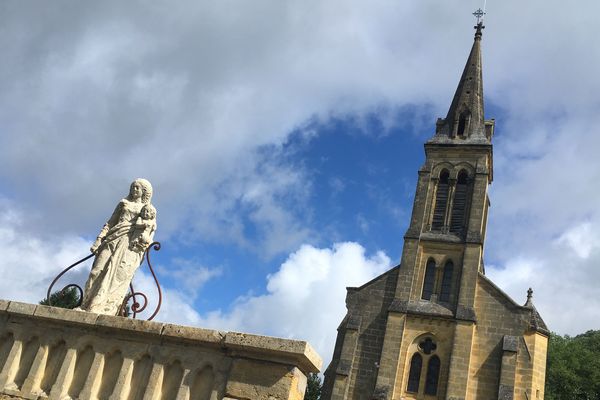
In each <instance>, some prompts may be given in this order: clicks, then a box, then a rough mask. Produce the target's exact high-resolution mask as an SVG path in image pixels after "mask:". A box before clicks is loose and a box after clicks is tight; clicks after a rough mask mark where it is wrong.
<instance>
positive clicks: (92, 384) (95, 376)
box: [79, 353, 104, 399]
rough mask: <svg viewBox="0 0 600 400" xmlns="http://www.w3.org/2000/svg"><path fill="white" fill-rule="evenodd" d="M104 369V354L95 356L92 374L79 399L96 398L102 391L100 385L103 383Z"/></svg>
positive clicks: (91, 369)
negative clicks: (99, 391)
mask: <svg viewBox="0 0 600 400" xmlns="http://www.w3.org/2000/svg"><path fill="white" fill-rule="evenodd" d="M103 369H104V354H102V353H96V354H94V361H92V366H91V368H90V372H89V374H88V376H87V378H86V380H85V384H84V385H83V389H81V393H80V394H79V397H80V398H81V399H91V398H92V397H95V396H96V395H97V393H98V389H100V384H101V383H102V370H103Z"/></svg>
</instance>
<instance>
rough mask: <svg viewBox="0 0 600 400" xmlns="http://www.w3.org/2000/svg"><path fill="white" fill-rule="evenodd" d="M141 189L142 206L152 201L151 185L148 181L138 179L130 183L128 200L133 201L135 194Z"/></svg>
mask: <svg viewBox="0 0 600 400" xmlns="http://www.w3.org/2000/svg"><path fill="white" fill-rule="evenodd" d="M139 189H141V192H142V193H141V200H142V203H144V204H150V200H151V199H152V185H151V184H150V182H148V180H146V179H143V178H138V179H136V180H135V181H133V182H131V186H130V187H129V196H128V199H129V200H133V199H134V198H135V192H136V191H137V190H139Z"/></svg>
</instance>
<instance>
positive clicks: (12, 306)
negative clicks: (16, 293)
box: [6, 301, 37, 315]
mask: <svg viewBox="0 0 600 400" xmlns="http://www.w3.org/2000/svg"><path fill="white" fill-rule="evenodd" d="M36 307H37V306H36V305H34V304H28V303H19V302H18V301H11V302H9V303H8V307H7V308H6V312H9V313H11V314H18V315H33V313H34V312H35V308H36Z"/></svg>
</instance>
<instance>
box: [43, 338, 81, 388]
mask: <svg viewBox="0 0 600 400" xmlns="http://www.w3.org/2000/svg"><path fill="white" fill-rule="evenodd" d="M76 361H77V350H76V349H74V348H70V349H67V354H65V359H64V360H63V363H62V366H61V367H60V371H59V372H58V376H57V377H56V382H54V385H52V389H51V390H50V396H49V400H62V399H63V398H64V397H66V396H67V392H68V390H69V386H71V381H72V380H73V374H74V372H75V362H76Z"/></svg>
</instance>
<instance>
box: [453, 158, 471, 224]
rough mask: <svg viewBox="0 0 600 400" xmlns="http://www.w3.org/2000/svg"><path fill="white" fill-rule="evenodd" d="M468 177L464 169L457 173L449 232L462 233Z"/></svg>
mask: <svg viewBox="0 0 600 400" xmlns="http://www.w3.org/2000/svg"><path fill="white" fill-rule="evenodd" d="M468 183H469V175H468V174H467V171H465V170H464V169H463V170H461V171H460V172H459V173H458V179H457V180H456V187H455V189H454V201H453V203H452V218H451V219H450V232H453V233H458V234H460V233H462V231H463V228H464V225H465V214H466V212H467V192H468Z"/></svg>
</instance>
